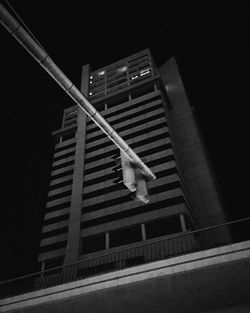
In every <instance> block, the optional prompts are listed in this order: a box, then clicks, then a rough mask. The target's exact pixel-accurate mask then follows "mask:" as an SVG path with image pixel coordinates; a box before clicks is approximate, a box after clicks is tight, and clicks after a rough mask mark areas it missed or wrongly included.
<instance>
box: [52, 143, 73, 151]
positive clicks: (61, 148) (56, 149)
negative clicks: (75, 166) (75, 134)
mask: <svg viewBox="0 0 250 313" xmlns="http://www.w3.org/2000/svg"><path fill="white" fill-rule="evenodd" d="M75 146H76V143H75V142H73V143H70V144H68V145H65V146H63V147H58V148H57V147H55V152H60V151H64V150H67V149H69V148H73V147H75Z"/></svg>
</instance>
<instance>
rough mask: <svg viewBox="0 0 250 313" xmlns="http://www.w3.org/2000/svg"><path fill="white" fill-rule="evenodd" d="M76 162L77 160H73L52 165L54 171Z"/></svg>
mask: <svg viewBox="0 0 250 313" xmlns="http://www.w3.org/2000/svg"><path fill="white" fill-rule="evenodd" d="M74 163H75V160H71V161H68V162H64V163H61V164H58V165H54V166H53V165H52V171H55V170H59V169H60V168H64V167H66V166H70V165H73V164H74Z"/></svg>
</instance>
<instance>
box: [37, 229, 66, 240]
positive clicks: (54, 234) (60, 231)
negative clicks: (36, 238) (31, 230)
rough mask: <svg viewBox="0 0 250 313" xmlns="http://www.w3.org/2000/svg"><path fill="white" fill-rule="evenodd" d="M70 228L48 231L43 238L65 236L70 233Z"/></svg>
mask: <svg viewBox="0 0 250 313" xmlns="http://www.w3.org/2000/svg"><path fill="white" fill-rule="evenodd" d="M68 229H69V228H68V227H63V228H59V229H55V230H51V231H48V232H46V233H42V236H41V237H42V238H48V237H53V236H57V235H61V234H65V233H67V231H68Z"/></svg>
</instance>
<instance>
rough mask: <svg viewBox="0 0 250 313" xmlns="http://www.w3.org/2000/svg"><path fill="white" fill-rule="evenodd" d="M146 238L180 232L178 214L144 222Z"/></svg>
mask: <svg viewBox="0 0 250 313" xmlns="http://www.w3.org/2000/svg"><path fill="white" fill-rule="evenodd" d="M145 229H146V237H147V239H151V238H155V237H160V236H165V235H170V234H174V233H179V232H181V225H180V220H179V216H177V215H176V216H172V217H169V218H164V219H160V220H157V221H153V222H150V223H147V224H145Z"/></svg>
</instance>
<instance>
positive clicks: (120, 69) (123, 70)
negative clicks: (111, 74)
mask: <svg viewBox="0 0 250 313" xmlns="http://www.w3.org/2000/svg"><path fill="white" fill-rule="evenodd" d="M127 69H128V68H127V66H123V67H121V68H119V69H118V72H120V73H123V72H126V70H127Z"/></svg>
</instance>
